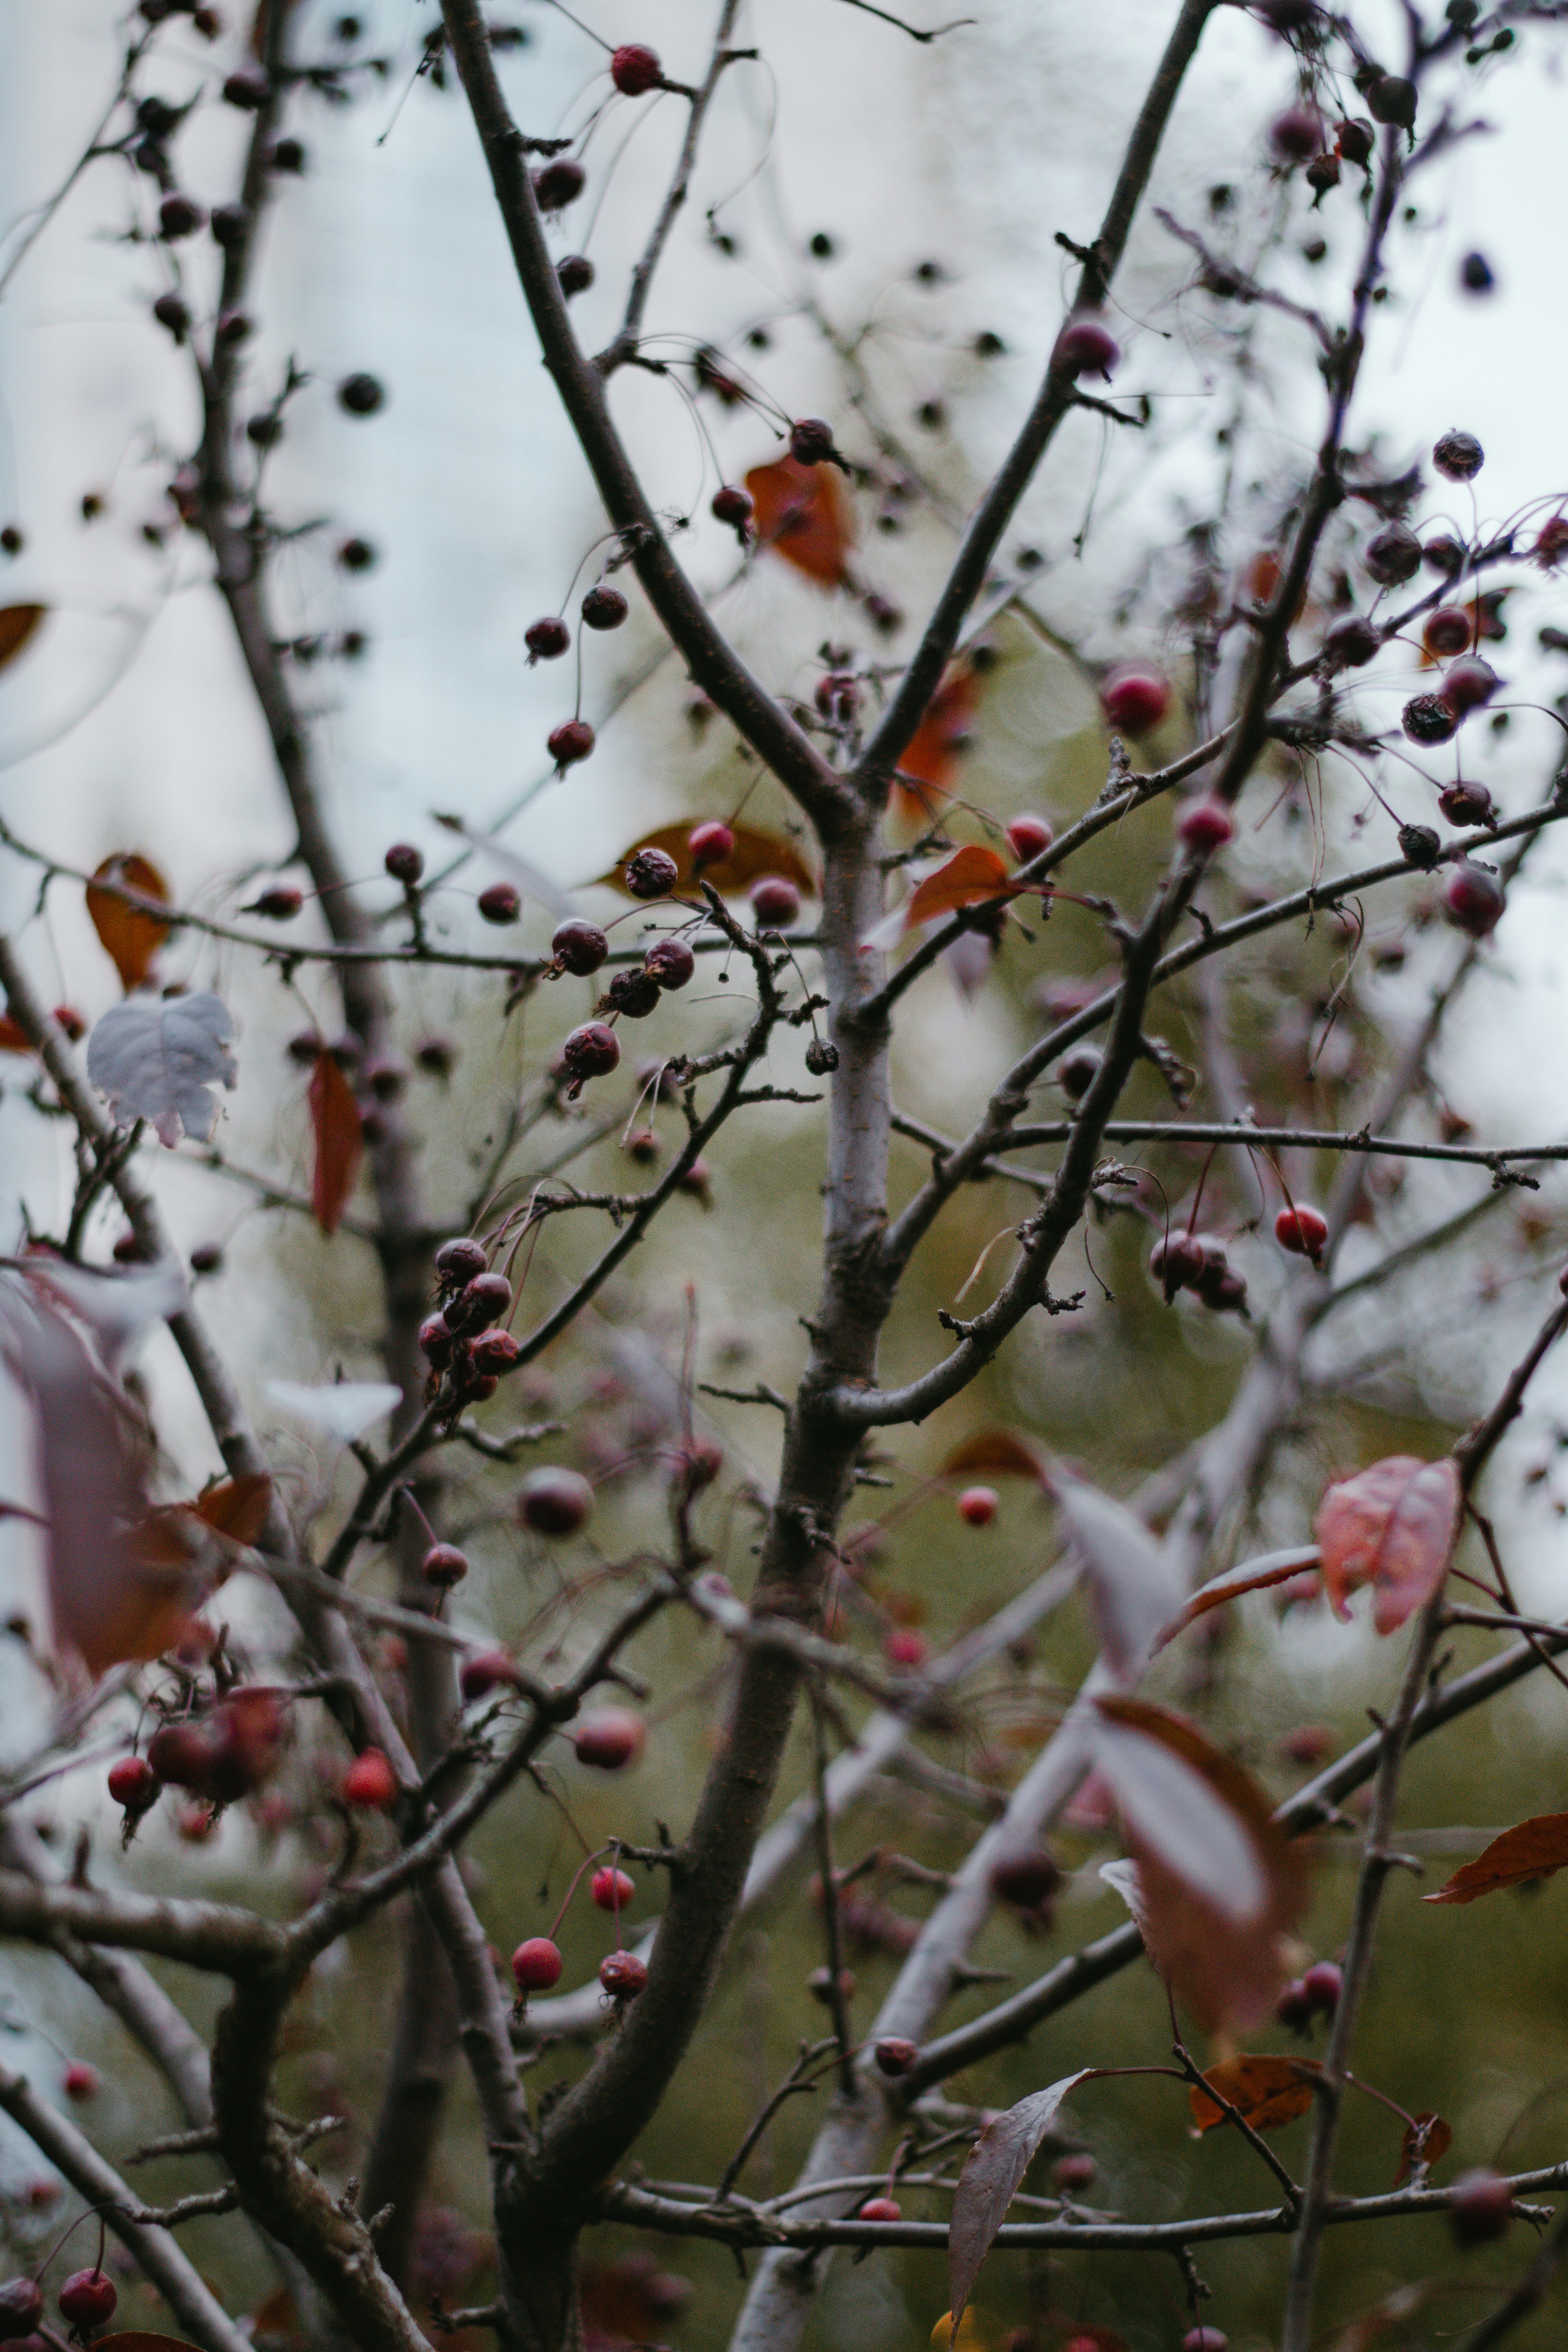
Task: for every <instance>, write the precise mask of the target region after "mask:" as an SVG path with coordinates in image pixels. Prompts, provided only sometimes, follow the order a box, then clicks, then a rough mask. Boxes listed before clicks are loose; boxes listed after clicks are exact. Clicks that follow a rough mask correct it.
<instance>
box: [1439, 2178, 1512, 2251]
mask: <svg viewBox="0 0 1568 2352" xmlns="http://www.w3.org/2000/svg"><path fill="white" fill-rule="evenodd" d="M1512 2218H1513V2190H1512V2189H1510V2186H1509V2184H1508V2182H1507V2181H1506V2180H1505V2179H1503V2178H1502V2176H1501V2174H1500V2173H1497V2172H1491V2171H1489V2170H1488V2169H1487V2168H1486V2167H1484V2166H1478V2167H1477V2168H1476V2169H1475V2170H1474V2171H1473V2172H1466V2173H1462V2174H1461V2175H1460V2177H1459V2179H1458V2180H1457V2181H1456V2182H1455V2184H1454V2197H1453V2202H1452V2204H1451V2205H1450V2206H1449V2208H1448V2223H1449V2227H1450V2228H1451V2229H1452V2231H1453V2232H1454V2235H1455V2237H1456V2238H1457V2239H1458V2242H1459V2243H1460V2245H1461V2246H1484V2245H1486V2244H1488V2243H1489V2242H1490V2241H1491V2240H1492V2239H1494V2238H1500V2237H1502V2236H1504V2235H1505V2234H1506V2232H1507V2230H1508V2225H1509V2223H1510V2221H1511V2220H1512Z"/></svg>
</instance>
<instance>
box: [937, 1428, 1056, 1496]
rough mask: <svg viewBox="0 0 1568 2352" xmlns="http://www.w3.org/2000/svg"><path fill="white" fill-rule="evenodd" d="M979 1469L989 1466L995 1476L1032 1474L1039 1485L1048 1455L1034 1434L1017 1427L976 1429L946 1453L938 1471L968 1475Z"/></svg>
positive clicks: (950, 1475)
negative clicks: (1025, 1435) (1042, 1451)
mask: <svg viewBox="0 0 1568 2352" xmlns="http://www.w3.org/2000/svg"><path fill="white" fill-rule="evenodd" d="M976 1470H989V1471H990V1473H991V1475H992V1476H993V1477H994V1478H1032V1479H1033V1480H1034V1482H1035V1484H1036V1486H1044V1484H1045V1480H1046V1463H1045V1456H1044V1455H1043V1454H1041V1452H1040V1450H1039V1448H1038V1447H1037V1445H1036V1444H1035V1442H1034V1440H1033V1438H1030V1437H1024V1436H1021V1435H1020V1434H1019V1433H1018V1431H1016V1429H982V1430H977V1431H976V1433H975V1434H974V1435H973V1437H966V1438H965V1439H964V1440H963V1444H961V1445H955V1446H954V1447H953V1449H952V1453H951V1454H948V1455H946V1456H945V1458H944V1460H943V1462H942V1467H941V1469H940V1470H939V1471H938V1473H937V1475H938V1477H939V1478H966V1477H968V1476H969V1475H970V1474H971V1473H972V1472H973V1471H976Z"/></svg>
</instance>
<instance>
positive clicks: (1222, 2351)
mask: <svg viewBox="0 0 1568 2352" xmlns="http://www.w3.org/2000/svg"><path fill="white" fill-rule="evenodd" d="M1229 2344H1230V2338H1229V2336H1227V2335H1226V2332H1225V2330H1224V2328H1223V2327H1209V2326H1204V2325H1203V2324H1201V2323H1200V2325H1199V2326H1196V2327H1189V2328H1188V2330H1187V2332H1186V2334H1185V2335H1184V2336H1183V2338H1182V2352H1228V2347H1229Z"/></svg>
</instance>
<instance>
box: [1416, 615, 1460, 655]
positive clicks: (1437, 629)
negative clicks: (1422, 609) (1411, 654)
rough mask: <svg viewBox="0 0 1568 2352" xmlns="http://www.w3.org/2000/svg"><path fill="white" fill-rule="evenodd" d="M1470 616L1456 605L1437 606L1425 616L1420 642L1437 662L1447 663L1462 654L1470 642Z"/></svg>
mask: <svg viewBox="0 0 1568 2352" xmlns="http://www.w3.org/2000/svg"><path fill="white" fill-rule="evenodd" d="M1471 635H1472V630H1471V626H1470V616H1469V614H1468V613H1462V612H1461V611H1460V610H1459V607H1458V605H1457V604H1439V605H1438V607H1437V609H1436V612H1435V613H1430V614H1427V616H1426V627H1425V628H1424V629H1423V630H1422V632H1421V642H1422V644H1423V645H1424V646H1426V650H1427V652H1428V653H1429V654H1436V656H1437V658H1438V660H1439V661H1447V660H1449V659H1450V658H1451V657H1452V656H1454V655H1455V654H1462V653H1463V652H1464V651H1465V649H1466V647H1467V646H1468V644H1469V642H1470V637H1471Z"/></svg>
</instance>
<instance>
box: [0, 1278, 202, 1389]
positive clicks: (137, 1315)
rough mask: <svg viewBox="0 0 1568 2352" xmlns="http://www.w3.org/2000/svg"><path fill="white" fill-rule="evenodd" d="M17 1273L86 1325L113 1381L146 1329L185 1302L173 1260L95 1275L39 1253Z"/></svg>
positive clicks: (187, 1300) (182, 1283) (186, 1296)
mask: <svg viewBox="0 0 1568 2352" xmlns="http://www.w3.org/2000/svg"><path fill="white" fill-rule="evenodd" d="M22 1270H23V1272H24V1273H25V1274H26V1276H27V1277H28V1279H29V1280H30V1281H32V1282H36V1283H38V1284H40V1285H41V1286H43V1287H44V1288H45V1289H46V1290H48V1291H50V1292H52V1293H53V1295H54V1297H56V1298H57V1299H59V1300H62V1301H63V1302H64V1304H65V1305H66V1306H67V1307H69V1308H70V1310H71V1312H72V1314H73V1315H75V1316H76V1317H77V1318H79V1321H81V1322H83V1323H85V1324H86V1326H87V1328H88V1329H89V1331H90V1332H91V1333H92V1336H93V1339H94V1340H95V1342H96V1343H97V1347H98V1352H99V1355H100V1358H101V1359H102V1361H103V1364H104V1367H105V1369H106V1370H108V1371H110V1373H112V1374H113V1375H114V1377H115V1378H116V1379H118V1378H119V1375H120V1371H121V1366H122V1365H123V1363H124V1361H125V1359H126V1357H127V1356H128V1355H129V1354H130V1352H131V1350H132V1348H133V1347H134V1346H135V1344H136V1342H137V1340H138V1339H140V1338H141V1337H142V1333H143V1332H144V1331H145V1330H146V1329H147V1328H148V1326H149V1325H150V1324H153V1323H162V1322H166V1321H167V1320H168V1318H169V1317H170V1316H171V1315H177V1314H179V1312H180V1310H181V1308H182V1307H186V1306H188V1305H189V1303H190V1292H189V1291H188V1289H187V1288H186V1286H185V1277H184V1272H183V1271H182V1269H181V1266H180V1262H179V1260H178V1259H177V1258H174V1257H165V1258H160V1260H159V1261H158V1263H157V1265H145V1266H128V1267H127V1268H126V1270H125V1272H124V1273H123V1274H94V1273H92V1272H91V1271H90V1270H89V1268H88V1267H86V1266H83V1265H69V1264H68V1262H67V1261H66V1260H65V1259H64V1258H57V1257H46V1256H42V1255H40V1256H37V1257H33V1258H28V1259H26V1260H25V1261H24V1263H23V1267H22Z"/></svg>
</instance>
